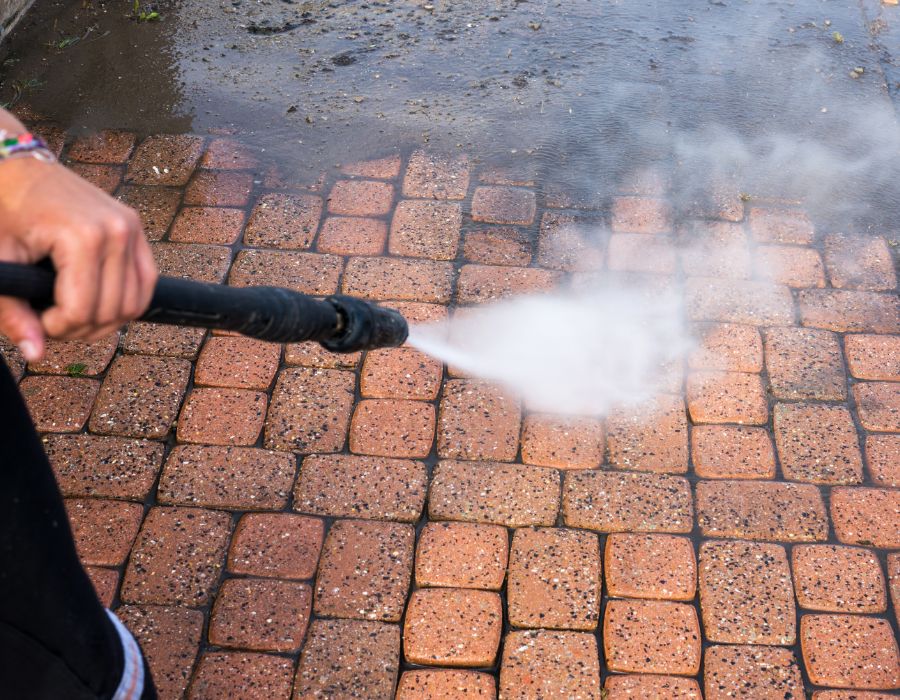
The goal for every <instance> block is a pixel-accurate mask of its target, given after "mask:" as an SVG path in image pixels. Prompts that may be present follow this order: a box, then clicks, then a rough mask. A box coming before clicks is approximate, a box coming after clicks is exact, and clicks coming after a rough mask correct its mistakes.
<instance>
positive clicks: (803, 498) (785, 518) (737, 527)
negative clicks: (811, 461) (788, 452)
mask: <svg viewBox="0 0 900 700" xmlns="http://www.w3.org/2000/svg"><path fill="white" fill-rule="evenodd" d="M697 522H698V524H699V525H700V531H701V532H702V533H703V535H705V536H707V537H738V538H744V539H749V540H776V541H788V542H790V541H818V540H825V539H827V537H828V516H827V514H826V512H825V504H824V503H823V501H822V495H821V493H820V492H819V490H818V489H817V488H816V487H815V486H813V485H812V484H782V483H778V482H772V481H701V482H699V483H698V484H697Z"/></svg>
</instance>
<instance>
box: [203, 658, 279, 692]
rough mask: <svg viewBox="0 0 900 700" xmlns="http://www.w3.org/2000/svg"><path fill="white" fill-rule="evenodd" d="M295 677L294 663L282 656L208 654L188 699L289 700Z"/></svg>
mask: <svg viewBox="0 0 900 700" xmlns="http://www.w3.org/2000/svg"><path fill="white" fill-rule="evenodd" d="M292 673H293V663H291V660H290V659H285V658H284V657H281V656H272V655H268V654H248V653H239V652H208V653H206V654H204V655H203V656H202V657H201V658H200V662H199V663H198V664H197V671H196V673H195V675H194V680H193V681H192V682H191V688H190V692H189V693H188V698H189V700H214V699H215V698H222V697H229V698H236V699H237V698H239V699H240V700H288V699H289V698H290V694H291V675H292Z"/></svg>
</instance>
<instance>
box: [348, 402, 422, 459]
mask: <svg viewBox="0 0 900 700" xmlns="http://www.w3.org/2000/svg"><path fill="white" fill-rule="evenodd" d="M434 427H435V412H434V406H432V405H431V404H428V403H425V402H423V401H403V400H399V399H367V400H365V401H361V402H360V403H359V404H358V405H357V407H356V411H355V412H354V413H353V418H352V420H351V421H350V451H351V452H354V453H356V454H369V455H380V456H382V457H427V456H428V453H429V452H431V446H432V443H433V442H434Z"/></svg>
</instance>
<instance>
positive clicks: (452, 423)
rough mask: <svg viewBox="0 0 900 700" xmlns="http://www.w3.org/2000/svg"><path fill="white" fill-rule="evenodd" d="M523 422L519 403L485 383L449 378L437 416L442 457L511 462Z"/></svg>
mask: <svg viewBox="0 0 900 700" xmlns="http://www.w3.org/2000/svg"><path fill="white" fill-rule="evenodd" d="M521 420H522V413H521V408H520V407H519V403H518V401H516V400H515V399H514V398H512V397H511V396H509V394H508V392H505V391H503V390H502V389H499V388H497V387H495V386H493V385H491V384H489V383H487V382H482V381H474V380H468V379H452V380H450V381H448V382H446V383H445V384H444V393H443V398H442V399H441V406H440V411H439V413H438V426H437V450H438V454H439V455H440V456H441V457H450V458H456V459H486V460H495V461H496V460H499V461H504V462H509V461H512V460H513V458H514V457H515V456H516V452H517V450H518V444H519V430H520V425H521Z"/></svg>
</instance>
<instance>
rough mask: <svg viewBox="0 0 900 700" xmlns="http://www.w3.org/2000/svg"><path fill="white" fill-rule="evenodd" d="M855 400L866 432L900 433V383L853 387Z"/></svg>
mask: <svg viewBox="0 0 900 700" xmlns="http://www.w3.org/2000/svg"><path fill="white" fill-rule="evenodd" d="M853 398H854V400H855V401H856V408H857V410H858V411H859V422H860V423H861V424H862V426H863V427H864V428H865V429H866V430H877V431H886V432H893V433H900V383H898V382H860V383H859V384H855V385H854V386H853Z"/></svg>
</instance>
